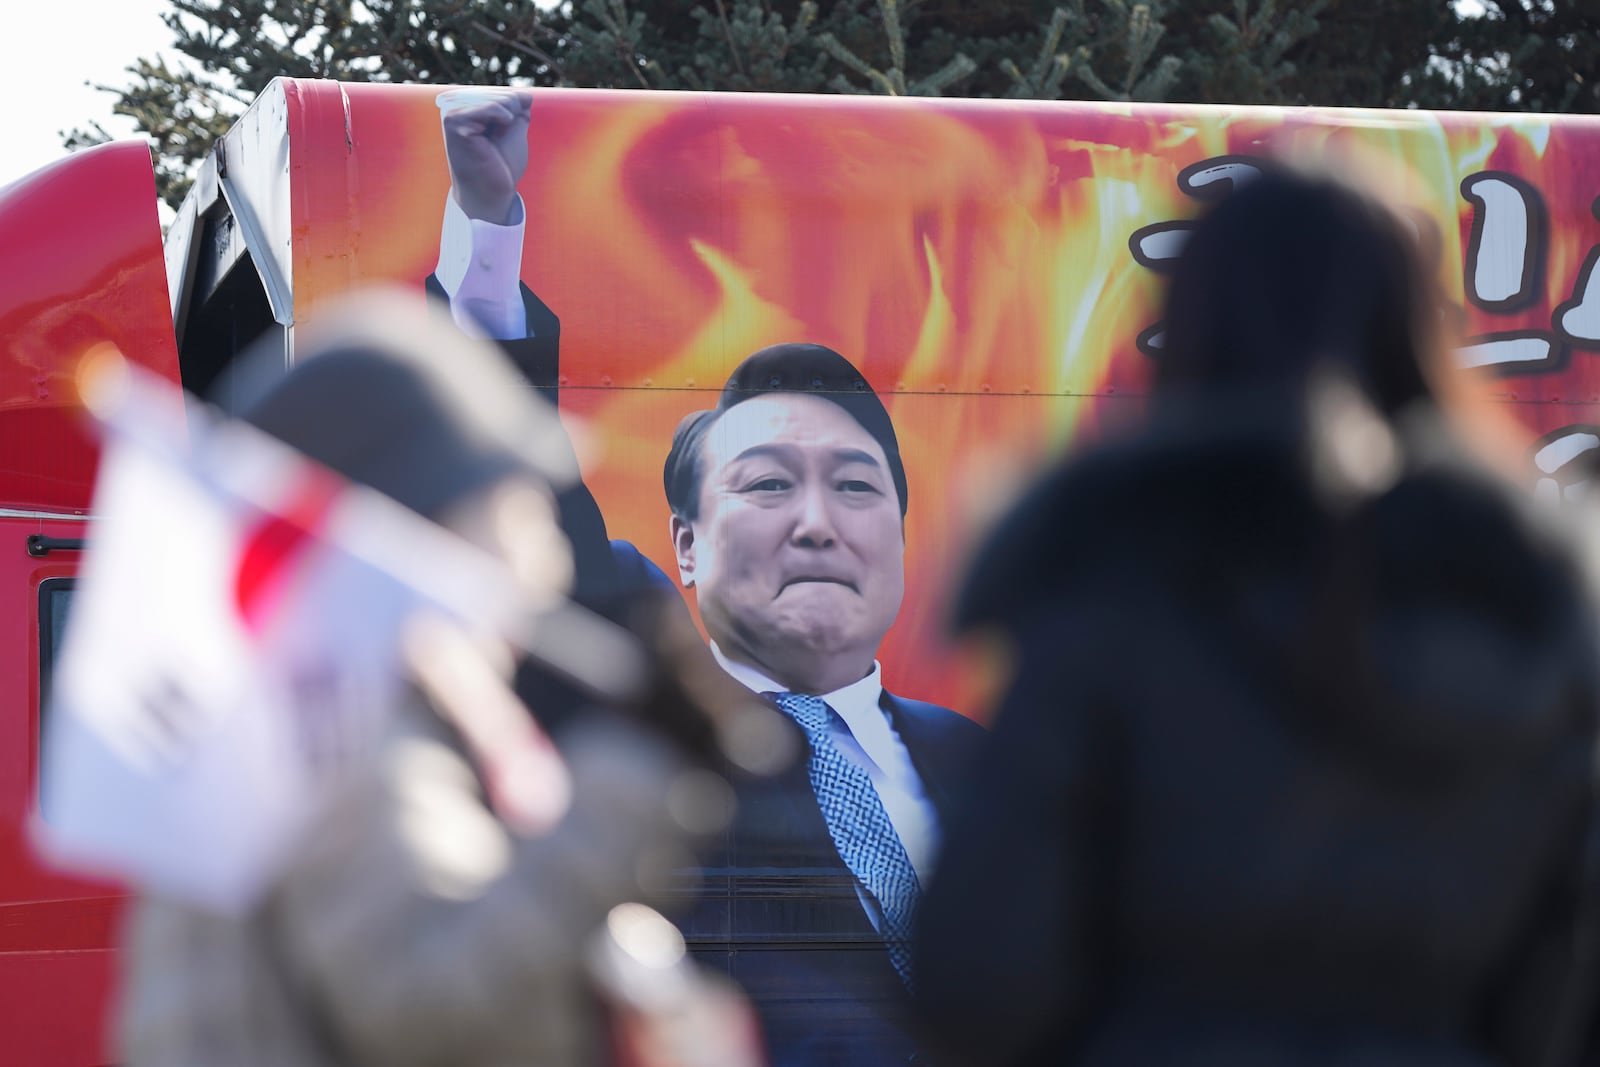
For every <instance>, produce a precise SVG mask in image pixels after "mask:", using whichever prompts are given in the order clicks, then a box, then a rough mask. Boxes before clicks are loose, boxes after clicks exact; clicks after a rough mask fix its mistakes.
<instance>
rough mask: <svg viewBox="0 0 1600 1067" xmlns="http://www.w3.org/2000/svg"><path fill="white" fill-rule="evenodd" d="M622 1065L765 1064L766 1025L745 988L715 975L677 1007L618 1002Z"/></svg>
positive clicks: (616, 1038) (615, 1023) (616, 1040)
mask: <svg viewBox="0 0 1600 1067" xmlns="http://www.w3.org/2000/svg"><path fill="white" fill-rule="evenodd" d="M612 1052H613V1056H614V1058H615V1061H616V1063H617V1064H618V1067H765V1065H766V1063H767V1057H766V1053H765V1051H764V1049H763V1047H762V1039H761V1027H760V1024H759V1023H757V1022H756V1019H755V1014H754V1013H753V1012H752V1011H751V1009H750V1004H749V1002H748V1001H746V1000H745V998H744V997H743V996H741V995H740V994H739V992H738V991H737V990H735V989H733V988H731V987H729V986H725V985H721V984H719V983H716V982H712V981H703V982H700V983H698V984H697V985H696V989H695V995H694V996H692V997H690V998H688V999H687V1000H686V1001H685V1002H684V1003H683V1004H681V1005H679V1006H677V1008H676V1009H675V1010H668V1011H640V1010H637V1009H633V1008H625V1007H620V1006H616V1005H613V1014H612Z"/></svg>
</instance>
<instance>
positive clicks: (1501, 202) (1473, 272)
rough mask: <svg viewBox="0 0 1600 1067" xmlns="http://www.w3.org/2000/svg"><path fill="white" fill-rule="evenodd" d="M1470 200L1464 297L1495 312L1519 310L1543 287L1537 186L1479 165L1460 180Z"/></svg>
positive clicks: (1543, 239) (1545, 234)
mask: <svg viewBox="0 0 1600 1067" xmlns="http://www.w3.org/2000/svg"><path fill="white" fill-rule="evenodd" d="M1461 195H1462V196H1463V197H1465V198H1466V199H1467V200H1469V201H1471V203H1472V237H1471V239H1470V241H1469V243H1468V245H1467V266H1466V276H1465V278H1464V285H1465V289H1466V293H1467V300H1468V301H1469V302H1470V303H1471V304H1473V305H1474V306H1476V307H1480V308H1482V309H1483V310H1485V311H1492V312H1495V313H1497V314H1504V313H1507V312H1512V311H1520V310H1522V309H1523V308H1525V307H1527V306H1528V305H1530V304H1531V303H1533V302H1534V301H1535V300H1537V299H1538V297H1539V294H1540V291H1541V290H1542V289H1543V288H1544V263H1545V254H1546V251H1547V248H1548V245H1549V222H1548V220H1547V217H1546V212H1545V207H1544V198H1543V197H1542V196H1540V195H1539V190H1537V189H1535V188H1534V187H1533V186H1532V185H1529V184H1528V183H1527V182H1525V181H1523V180H1522V179H1521V178H1519V177H1517V176H1516V175H1514V174H1506V173H1504V172H1503V171H1495V170H1485V171H1479V172H1478V173H1476V174H1469V175H1468V176H1467V177H1465V178H1463V179H1462V181H1461Z"/></svg>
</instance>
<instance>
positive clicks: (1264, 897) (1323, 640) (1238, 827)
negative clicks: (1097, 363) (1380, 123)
mask: <svg viewBox="0 0 1600 1067" xmlns="http://www.w3.org/2000/svg"><path fill="white" fill-rule="evenodd" d="M1445 322H1446V319H1445V318H1444V316H1442V315H1441V313H1440V308H1439V303H1438V296H1437V294H1436V292H1435V289H1434V285H1433V283H1432V281H1431V279H1430V278H1429V277H1428V274H1427V272H1426V271H1425V270H1424V269H1423V266H1422V264H1421V261H1420V257H1419V255H1418V252H1417V249H1416V247H1415V245H1414V239H1413V232H1412V230H1411V228H1409V227H1408V226H1407V225H1406V224H1405V223H1404V222H1403V221H1402V220H1401V219H1400V217H1399V216H1398V215H1396V214H1394V213H1392V212H1391V211H1390V210H1389V209H1388V208H1386V207H1385V206H1382V205H1380V204H1378V203H1376V202H1374V201H1373V200H1371V199H1370V198H1369V197H1368V196H1367V195H1366V194H1364V193H1362V192H1358V191H1356V190H1355V188H1354V187H1352V186H1346V185H1343V184H1340V183H1338V182H1335V181H1333V180H1330V179H1328V178H1327V177H1324V176H1314V177H1313V176H1301V175H1298V174H1296V173H1293V172H1289V171H1287V170H1286V169H1279V168H1271V169H1269V170H1268V171H1267V172H1266V173H1265V174H1264V176H1262V177H1260V178H1257V179H1255V180H1253V181H1252V182H1250V183H1249V184H1247V185H1244V186H1243V187H1242V188H1239V189H1236V190H1234V191H1233V192H1231V193H1230V194H1229V195H1228V196H1227V197H1226V198H1225V199H1223V200H1222V201H1221V202H1220V204H1219V205H1217V206H1216V207H1215V208H1213V209H1212V210H1211V211H1210V213H1209V214H1208V215H1207V216H1205V217H1204V218H1203V219H1202V220H1201V221H1200V222H1199V224H1198V226H1197V228H1196V229H1195V230H1194V231H1193V234H1192V236H1191V237H1190V238H1189V242H1188V244H1187V245H1186V247H1185V249H1184V252H1183V255H1182V258H1181V259H1180V261H1179V263H1178V265H1177V269H1176V272H1175V274H1174V277H1173V280H1172V286H1171V290H1170V292H1169V294H1168V300H1167V318H1166V337H1167V343H1166V346H1165V347H1164V349H1163V351H1162V353H1161V355H1160V357H1159V359H1158V360H1157V362H1156V365H1155V382H1154V387H1153V390H1152V395H1151V398H1150V405H1149V411H1148V413H1147V417H1146V419H1145V421H1144V423H1143V425H1142V426H1140V427H1139V428H1138V429H1137V430H1136V431H1135V432H1131V433H1129V434H1127V435H1126V436H1124V437H1123V438H1122V439H1118V440H1112V441H1108V442H1105V443H1103V444H1101V445H1099V446H1098V447H1096V448H1094V449H1092V450H1090V451H1087V452H1085V453H1083V454H1080V455H1077V456H1074V457H1072V458H1070V459H1069V460H1067V461H1066V462H1065V463H1063V464H1062V465H1061V466H1060V467H1059V468H1057V469H1056V470H1054V471H1052V472H1050V473H1049V474H1048V475H1047V476H1046V477H1044V478H1043V480H1041V481H1040V482H1039V483H1038V484H1037V485H1036V486H1035V487H1034V488H1033V489H1032V490H1031V491H1030V492H1029V493H1028V494H1026V495H1025V496H1024V497H1023V498H1022V500H1021V501H1020V503H1019V504H1018V505H1017V506H1016V508H1015V509H1014V510H1013V511H1012V512H1011V514H1010V515H1009V516H1008V517H1007V518H1006V519H1005V520H1004V521H1002V522H1001V523H1000V525H999V526H998V528H997V529H996V530H995V532H994V533H993V534H992V535H991V539H990V541H989V543H988V544H987V545H986V546H985V547H984V548H983V549H982V550H981V551H980V553H979V554H978V555H977V556H976V559H975V562H974V563H973V565H972V568H971V570H970V572H969V573H968V574H967V576H966V579H965V581H964V583H963V591H962V593H961V595H960V599H959V604H958V609H957V618H958V620H959V624H960V625H961V626H962V627H964V628H967V629H969V630H973V629H977V630H982V629H987V630H990V631H992V632H995V633H998V634H1000V635H1003V636H1004V638H1005V639H1007V640H1008V641H1009V643H1010V644H1011V645H1012V647H1013V648H1014V650H1015V653H1016V661H1017V667H1016V670H1015V674H1014V678H1013V681H1012V682H1011V686H1010V690H1009V692H1008V693H1007V694H1006V695H1005V697H1004V699H1003V701H1002V703H1001V705H1000V708H999V711H998V713H997V716H996V720H995V724H994V738H993V743H992V745H991V746H990V748H989V750H988V752H987V753H986V756H985V759H984V763H983V766H982V768H981V769H980V772H979V774H978V779H977V785H976V788H975V789H974V791H973V793H972V794H971V803H970V806H969V807H968V808H966V809H964V814H963V818H961V819H960V820H959V821H958V822H957V824H956V825H955V826H953V827H952V829H951V832H950V834H949V837H948V840H947V847H946V851H945V854H944V857H943V859H942V861H941V865H940V868H939V872H938V874H937V876H936V877H935V879H934V882H933V884H932V886H930V888H929V891H928V895H927V898H926V900H925V902H924V908H923V912H922V927H921V930H920V938H919V942H918V953H917V960H918V968H919V970H918V980H919V987H918V997H919V1002H920V1003H919V1007H920V1008H921V1015H922V1017H923V1020H924V1023H925V1025H926V1027H927V1029H928V1032H929V1033H931V1034H933V1035H935V1036H936V1037H937V1038H938V1040H939V1042H940V1043H941V1049H940V1051H941V1052H942V1053H943V1054H944V1056H945V1057H946V1058H947V1059H948V1062H951V1063H969V1064H984V1065H1002V1064H1043V1063H1049V1064H1106V1065H1110V1064H1117V1065H1121V1064H1131V1063H1163V1064H1194V1065H1212V1064H1215V1065H1218V1067H1222V1065H1226V1067H1248V1065H1252V1064H1263V1065H1264V1064H1274V1065H1279V1064H1299V1063H1303V1064H1364V1065H1372V1064H1393V1065H1397V1067H1398V1065H1412V1064H1415V1065H1421V1064H1428V1065H1434V1067H1446V1065H1457V1064H1459V1065H1462V1067H1466V1065H1468V1064H1472V1065H1484V1064H1491V1063H1492V1064H1528V1065H1532V1064H1541V1065H1551V1064H1563V1063H1571V1062H1574V1056H1575V1053H1576V1041H1577V1038H1578V1035H1579V1034H1580V1033H1581V1028H1582V1026H1583V1023H1584V1022H1585V1020H1586V1018H1587V1016H1588V1014H1589V1011H1590V1006H1591V993H1590V990H1589V985H1590V981H1589V978H1590V975H1589V972H1590V971H1591V970H1592V967H1591V959H1592V956H1593V945H1592V944H1590V941H1591V940H1592V938H1593V936H1594V932H1593V921H1594V917H1595V905H1596V901H1597V900H1600V896H1597V886H1596V884H1595V880H1594V879H1595V873H1596V870H1595V865H1594V861H1595V856H1594V843H1595V839H1594V831H1595V829H1596V819H1595V814H1596V809H1595V800H1596V791H1595V786H1596V779H1595V759H1594V757H1595V740H1596V704H1597V700H1600V674H1597V666H1600V664H1597V645H1596V636H1597V635H1596V624H1595V617H1594V611H1593V605H1592V603H1591V596H1592V586H1591V584H1590V581H1589V577H1588V575H1587V573H1586V570H1585V568H1584V567H1582V566H1581V565H1580V557H1579V554H1578V553H1577V551H1576V550H1575V547H1574V542H1573V539H1572V538H1571V537H1570V535H1569V533H1568V532H1567V531H1565V530H1563V529H1562V526H1561V522H1560V518H1561V517H1560V516H1557V515H1555V514H1544V513H1542V512H1541V511H1540V510H1539V508H1538V506H1537V505H1536V504H1535V502H1534V501H1532V500H1531V499H1530V498H1529V497H1528V495H1527V494H1526V493H1524V492H1522V491H1521V489H1520V488H1518V487H1516V486H1515V485H1514V484H1513V483H1511V482H1510V481H1509V480H1503V479H1502V477H1501V476H1500V474H1499V472H1498V471H1496V470H1495V469H1494V466H1493V463H1492V462H1491V461H1486V459H1487V453H1488V452H1489V450H1488V449H1486V448H1485V447H1484V442H1485V440H1486V437H1485V436H1484V431H1481V430H1480V429H1479V428H1478V426H1477V425H1475V424H1472V423H1469V422H1468V421H1467V420H1466V418H1465V415H1464V410H1466V409H1464V408H1463V406H1462V405H1461V404H1460V403H1458V400H1457V398H1458V395H1459V393H1460V391H1461V390H1462V388H1463V385H1462V383H1460V382H1458V381H1457V380H1456V379H1454V378H1453V377H1452V374H1451V370H1450V368H1448V366H1447V365H1446V362H1445V361H1446V359H1447V358H1448V354H1449V348H1448V345H1447V343H1446V341H1445V340H1444V338H1442V337H1441V336H1440V332H1441V327H1442V325H1443V324H1444V323H1445ZM1480 455H1483V456H1485V458H1480ZM1019 857H1025V860H1024V861H1023V862H1018V861H1019ZM1001 870H1004V871H1006V872H1007V873H1006V875H1005V876H1004V877H998V876H997V874H996V872H997V871H1001Z"/></svg>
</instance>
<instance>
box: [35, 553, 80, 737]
mask: <svg viewBox="0 0 1600 1067" xmlns="http://www.w3.org/2000/svg"><path fill="white" fill-rule="evenodd" d="M72 586H73V579H71V578H46V579H45V580H44V581H42V582H40V583H39V707H38V714H39V744H40V747H41V749H42V748H43V745H44V733H45V725H46V720H47V718H48V716H49V714H50V678H51V673H52V672H53V671H54V669H55V662H56V656H57V655H58V653H59V652H60V649H61V639H62V635H64V634H65V633H66V632H67V614H68V612H69V611H70V610H71V605H72ZM40 756H41V758H40V760H39V766H40V767H43V766H44V760H43V758H42V757H43V753H42V751H41V753H40Z"/></svg>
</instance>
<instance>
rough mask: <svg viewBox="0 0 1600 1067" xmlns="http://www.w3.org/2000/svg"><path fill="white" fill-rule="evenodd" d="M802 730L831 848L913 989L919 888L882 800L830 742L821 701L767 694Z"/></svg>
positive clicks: (829, 722)
mask: <svg viewBox="0 0 1600 1067" xmlns="http://www.w3.org/2000/svg"><path fill="white" fill-rule="evenodd" d="M764 695H765V696H766V697H767V698H768V699H769V700H771V701H772V702H773V703H775V704H777V705H778V707H779V708H780V709H782V711H783V712H784V714H786V715H788V716H789V717H790V718H791V719H793V720H794V721H795V722H796V724H798V725H799V727H800V729H802V730H804V731H805V734H806V740H807V741H808V742H810V744H811V758H810V760H809V761H808V763H807V766H806V770H807V772H808V774H809V776H810V778H811V788H812V790H813V791H815V792H816V794H817V803H818V805H819V806H820V807H821V808H822V818H823V821H825V822H826V823H827V824H828V835H829V836H830V837H832V838H833V847H834V848H836V849H837V850H838V852H839V858H840V859H841V860H843V861H844V864H845V866H846V867H848V868H850V871H851V872H852V873H853V874H854V875H855V876H856V877H857V878H858V879H860V881H861V884H862V886H864V887H865V888H866V891H867V892H868V893H871V894H872V896H873V898H874V899H875V900H877V902H878V906H879V908H880V909H881V910H882V912H883V931H882V933H883V940H884V945H885V947H887V948H888V950H889V962H891V963H893V964H894V969H895V970H896V971H898V972H899V974H900V980H901V981H903V982H904V983H905V984H906V988H907V989H910V988H911V931H912V925H913V922H914V921H915V917H916V910H917V898H918V896H919V894H920V893H921V891H922V890H921V886H920V885H919V884H918V883H917V872H916V871H915V870H914V869H913V868H912V866H911V859H910V857H909V856H907V855H906V850H905V846H904V845H902V844H901V843H900V836H899V835H898V834H896V833H895V832H894V827H893V825H891V824H890V822H889V813H888V812H887V811H886V810H884V807H883V800H882V799H881V798H880V797H879V796H878V791H877V789H876V788H874V787H873V785H872V779H871V778H870V777H868V775H867V772H866V771H865V770H863V769H862V768H861V766H860V765H858V764H857V763H855V762H854V761H853V760H850V759H847V758H846V757H845V755H844V754H843V753H842V752H840V751H839V749H838V746H836V745H835V744H834V743H833V720H834V716H835V714H836V713H835V712H834V710H833V709H832V708H831V707H829V706H828V703H827V701H825V700H823V699H822V698H820V697H814V696H807V695H805V694H803V693H766V694H764Z"/></svg>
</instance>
